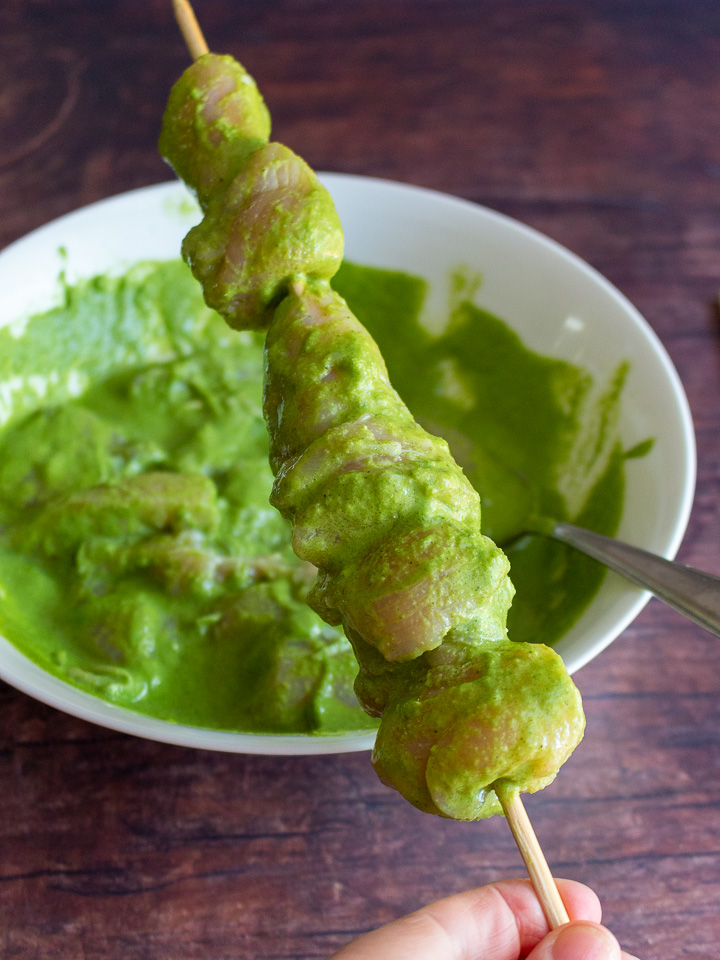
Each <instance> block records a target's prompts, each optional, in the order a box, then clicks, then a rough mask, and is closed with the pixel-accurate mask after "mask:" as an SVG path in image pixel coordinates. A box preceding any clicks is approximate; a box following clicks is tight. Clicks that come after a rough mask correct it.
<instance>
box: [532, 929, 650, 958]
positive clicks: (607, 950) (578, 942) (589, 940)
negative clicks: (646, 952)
mask: <svg viewBox="0 0 720 960" xmlns="http://www.w3.org/2000/svg"><path fill="white" fill-rule="evenodd" d="M527 960H633V958H632V957H630V955H629V954H627V953H622V952H621V950H620V944H619V943H618V942H617V940H616V939H615V937H614V936H613V935H612V933H610V931H609V930H608V929H606V928H605V927H601V926H600V924H599V923H591V922H590V921H589V920H576V921H575V922H574V923H566V924H565V925H564V926H562V927H558V928H557V930H553V931H552V932H551V933H549V934H548V935H547V936H546V937H543V939H542V940H541V941H540V943H539V944H538V945H537V946H536V947H535V949H534V950H533V951H532V953H530V954H529V956H528V958H527Z"/></svg>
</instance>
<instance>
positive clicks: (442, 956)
mask: <svg viewBox="0 0 720 960" xmlns="http://www.w3.org/2000/svg"><path fill="white" fill-rule="evenodd" d="M558 888H559V890H560V893H561V895H562V899H563V901H564V903H565V907H566V908H567V912H568V914H569V916H570V920H571V922H570V923H569V924H566V925H565V926H563V927H559V928H558V929H557V930H553V931H551V932H548V923H547V920H546V919H545V915H544V913H543V911H542V907H541V906H540V903H539V901H538V899H537V897H536V895H535V891H534V890H533V888H532V886H531V884H530V882H529V881H528V880H501V881H500V882H499V883H490V884H488V885H487V886H485V887H478V888H477V889H476V890H468V891H467V892H466V893H458V894H456V895H455V896H453V897H448V898H447V899H445V900H438V901H437V902H436V903H431V904H430V905H429V906H427V907H423V908H422V909H421V910H418V911H417V912H416V913H411V914H409V915H408V916H407V917H402V918H401V919H400V920H396V921H395V922H394V923H389V924H387V926H384V927H380V928H379V929H378V930H373V931H372V932H371V933H366V934H364V935H363V936H361V937H358V939H357V940H353V941H352V943H349V944H347V946H345V947H343V948H342V949H341V950H339V951H338V952H337V953H335V954H333V956H332V957H331V958H330V960H520V958H521V957H524V958H526V960H636V958H635V957H632V956H631V955H630V954H629V953H625V952H624V951H622V950H620V946H619V944H618V942H617V940H616V939H615V937H614V936H613V935H612V934H611V933H610V931H609V930H607V929H606V928H605V927H602V926H600V919H601V914H602V911H601V908H600V901H599V900H598V898H597V896H596V895H595V894H594V893H593V891H592V890H590V889H589V887H585V886H583V884H581V883H575V882H574V881H573V880H558Z"/></svg>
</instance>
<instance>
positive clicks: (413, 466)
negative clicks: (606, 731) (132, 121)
mask: <svg viewBox="0 0 720 960" xmlns="http://www.w3.org/2000/svg"><path fill="white" fill-rule="evenodd" d="M268 136H269V122H268V120H267V112H266V110H265V107H264V104H263V102H262V98H261V97H260V94H259V93H258V91H257V88H256V87H255V84H254V83H253V82H252V81H251V80H250V79H249V77H248V74H247V73H246V72H245V71H244V69H243V68H242V67H241V66H240V65H239V64H237V63H236V62H235V61H234V60H233V59H232V58H230V57H220V56H216V55H213V54H207V55H205V56H202V57H200V58H199V59H198V60H197V61H196V62H195V63H194V64H193V66H191V67H190V68H189V69H188V70H186V71H185V73H184V74H183V76H182V77H181V78H180V80H179V81H178V82H177V84H176V85H175V87H174V88H173V91H172V93H171V96H170V103H169V105H168V109H167V112H166V114H165V118H164V121H163V131H162V137H161V151H162V152H163V154H164V156H165V157H166V158H167V159H168V161H169V162H170V163H171V164H172V165H173V167H174V168H175V169H176V171H177V172H178V173H179V174H180V175H181V176H182V177H183V179H184V180H185V181H186V182H187V183H188V185H189V186H190V187H191V188H193V189H194V190H195V191H196V193H197V195H198V198H199V200H200V203H201V205H202V207H203V210H204V213H205V217H204V219H203V221H202V223H200V224H199V225H198V226H197V227H195V228H194V229H193V230H191V232H190V233H189V234H188V236H187V238H186V240H185V242H184V245H183V252H184V255H185V257H186V259H187V260H188V262H189V263H190V266H191V267H192V269H193V272H194V273H195V276H196V277H197V278H198V280H199V281H200V282H201V284H202V285H203V289H204V292H205V297H206V300H207V302H208V303H209V304H210V305H211V306H213V307H215V308H216V309H217V310H219V312H220V313H221V314H222V315H223V316H224V317H225V319H226V320H227V322H228V323H229V324H230V326H232V327H234V328H236V329H267V340H266V346H265V391H264V413H265V418H266V421H267V425H268V430H269V432H270V439H271V453H270V457H271V466H272V469H273V471H274V473H275V476H276V480H275V485H274V488H273V494H272V503H273V504H274V505H275V506H276V507H277V508H278V509H279V510H280V511H281V512H282V514H283V515H284V516H285V517H287V518H288V519H289V520H290V521H291V522H292V526H293V533H292V537H293V548H294V550H295V552H296V554H297V555H298V557H300V558H301V559H302V560H306V561H309V562H310V563H312V564H314V565H315V567H317V570H318V574H317V579H316V581H315V584H314V586H313V589H312V591H311V594H310V598H309V602H310V604H311V605H312V606H313V608H314V609H315V610H316V611H317V612H318V613H319V614H320V616H322V617H323V618H324V619H325V620H326V621H327V622H328V623H331V624H342V625H343V628H344V630H345V633H346V635H347V636H348V638H349V640H350V642H351V643H352V645H353V648H354V650H355V653H356V656H357V659H358V663H359V668H360V669H359V674H358V678H357V681H356V692H357V695H358V698H359V700H360V702H361V704H362V705H363V706H364V707H365V709H366V710H367V711H368V712H369V713H371V714H372V715H374V716H378V717H380V718H381V723H380V728H379V731H378V736H377V742H376V745H375V749H374V751H373V764H374V766H375V769H376V771H377V772H378V774H379V776H380V777H381V778H382V780H383V781H385V782H386V783H388V784H389V785H391V786H393V787H395V788H396V789H397V790H399V792H400V793H401V794H403V796H405V797H406V798H407V799H408V800H410V802H411V803H413V804H415V806H417V807H419V808H420V809H421V810H425V811H427V812H430V813H436V814H440V815H442V816H446V817H452V818H456V819H461V820H473V819H478V818H480V817H485V816H489V815H490V814H493V813H498V812H500V804H499V801H498V799H497V796H496V794H495V791H494V789H493V787H494V785H495V784H496V783H498V782H499V781H502V782H503V784H504V785H505V786H507V785H508V784H509V785H510V786H511V787H512V788H514V789H517V790H520V791H530V792H532V791H535V790H538V789H541V788H542V787H544V786H546V785H547V784H548V783H550V781H551V780H553V779H554V777H555V775H556V773H557V770H558V768H559V767H560V766H561V764H562V763H563V762H564V761H565V760H566V759H567V758H568V756H569V755H570V754H571V752H572V751H573V749H574V748H575V746H576V745H577V743H578V742H579V741H580V739H581V738H582V733H583V728H584V717H583V712H582V706H581V703H580V696H579V694H578V692H577V689H576V688H575V686H574V684H573V683H572V681H571V679H570V677H569V676H568V674H567V672H566V670H565V667H564V665H563V663H562V660H561V659H560V657H559V656H558V655H557V654H556V653H555V652H554V651H552V650H551V649H550V648H548V647H546V646H544V645H542V644H541V643H538V644H520V643H513V642H511V641H510V640H509V639H508V637H507V631H506V627H505V623H506V617H507V611H508V608H509V606H510V603H511V601H512V596H513V592H514V591H513V587H512V584H511V582H510V579H509V576H508V571H509V563H508V561H507V558H506V557H505V555H504V554H503V552H502V551H501V550H500V549H499V548H498V547H497V546H496V545H495V544H494V543H493V542H492V541H490V540H489V539H488V538H487V537H485V536H483V534H482V533H481V529H480V498H479V497H478V494H477V493H476V491H475V490H474V488H473V487H472V486H471V484H470V483H469V481H468V480H467V479H466V477H465V476H464V474H463V472H462V470H461V469H460V468H459V467H458V465H457V464H456V463H455V462H454V460H453V458H452V456H451V454H450V451H449V449H448V447H447V444H446V443H445V442H444V441H443V440H440V439H438V438H436V437H433V436H431V435H430V434H428V433H426V432H425V431H424V430H423V429H422V428H421V427H420V426H419V425H418V424H417V423H416V422H415V420H414V419H413V417H412V415H411V414H410V412H409V410H408V409H407V407H406V406H405V404H404V403H403V401H402V400H401V399H400V397H399V396H398V394H397V393H396V392H395V390H394V389H393V388H392V386H391V384H390V382H389V380H388V375H387V370H386V367H385V364H384V362H383V359H382V356H381V354H380V352H379V350H378V347H377V345H376V344H375V342H374V341H373V340H372V338H371V337H370V335H369V334H368V332H367V331H366V330H365V328H364V327H363V326H362V324H360V322H359V321H358V320H357V319H356V317H354V316H353V314H352V313H351V311H350V310H349V308H348V306H347V304H346V303H345V301H344V300H343V299H342V298H341V297H340V296H338V295H337V294H336V293H335V292H334V291H333V290H332V289H331V286H330V280H331V278H332V276H333V275H334V273H335V272H336V270H337V269H338V267H339V265H340V262H341V259H342V251H343V238H342V231H341V228H340V224H339V221H338V218H337V214H336V212H335V209H334V207H333V204H332V200H331V199H330V196H329V194H328V193H327V191H326V190H325V189H324V188H323V187H322V185H321V184H320V183H319V181H318V180H317V178H316V176H315V174H314V173H313V172H312V170H310V168H309V167H308V166H307V164H305V163H304V161H302V160H301V159H300V158H299V157H297V156H296V155H295V154H293V153H292V151H290V150H288V149H287V148H286V147H283V146H281V145H280V144H275V143H268V142H267V138H268ZM538 639H541V638H538Z"/></svg>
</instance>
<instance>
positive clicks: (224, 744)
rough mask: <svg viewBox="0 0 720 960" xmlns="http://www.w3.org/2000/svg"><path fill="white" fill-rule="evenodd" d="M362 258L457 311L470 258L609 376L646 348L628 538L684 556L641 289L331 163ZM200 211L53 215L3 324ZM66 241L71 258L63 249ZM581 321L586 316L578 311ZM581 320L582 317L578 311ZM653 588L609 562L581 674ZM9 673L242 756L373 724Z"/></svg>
mask: <svg viewBox="0 0 720 960" xmlns="http://www.w3.org/2000/svg"><path fill="white" fill-rule="evenodd" d="M322 180H323V182H324V183H325V185H326V186H327V187H328V189H329V190H330V192H331V193H332V195H333V198H334V200H335V203H336V205H337V208H338V212H339V214H340V219H341V221H342V224H343V227H344V229H345V237H346V256H347V258H348V259H349V260H353V261H355V262H357V263H362V264H367V265H371V266H378V267H387V268H390V269H396V270H403V271H406V272H408V273H413V274H417V275H419V276H422V277H424V278H425V279H426V280H427V281H428V282H429V285H430V295H429V301H428V305H427V307H428V311H429V312H430V313H433V312H436V313H437V314H438V315H441V313H442V311H443V309H444V308H445V306H446V297H447V279H448V276H449V274H450V272H451V271H452V270H453V269H455V268H456V267H457V266H458V264H467V265H468V266H469V267H470V268H471V269H472V270H476V271H478V272H480V273H481V274H482V278H483V284H482V289H481V293H480V296H479V301H480V303H481V305H482V306H483V307H485V308H486V309H488V310H490V311H491V312H493V313H495V314H497V315H498V316H501V317H503V319H505V320H506V321H507V322H508V323H509V324H510V325H511V326H512V327H513V328H514V329H515V330H516V331H517V332H518V333H519V334H520V336H521V337H522V339H523V340H524V341H525V342H526V343H527V344H528V345H529V346H530V347H531V348H532V349H534V350H537V351H539V352H541V353H546V354H551V355H553V356H555V357H558V358H561V359H565V360H569V361H571V362H573V363H578V364H581V365H582V366H584V367H585V368H586V369H588V370H589V371H590V373H591V374H593V376H595V377H596V378H597V379H598V380H599V381H600V382H602V381H607V380H608V378H609V376H610V375H611V373H612V372H613V370H614V369H615V368H616V367H617V365H618V363H619V362H621V361H623V360H626V359H627V360H630V362H631V370H630V375H629V377H628V380H627V384H626V387H625V391H624V394H623V403H622V416H621V423H620V435H621V437H622V440H623V444H624V446H625V447H626V448H628V447H630V446H632V445H633V444H635V443H637V442H640V441H642V440H644V439H646V438H647V437H655V444H654V446H653V448H652V451H651V452H650V454H649V455H648V456H647V457H645V458H643V459H641V460H633V461H631V462H630V464H629V465H628V470H627V488H626V495H625V509H624V513H623V517H622V521H621V524H620V529H619V531H618V536H619V537H620V538H621V539H623V540H627V541H628V542H630V543H633V544H636V545H637V546H640V547H644V548H645V549H647V550H651V551H653V552H655V553H658V554H661V555H663V556H665V557H669V558H671V557H673V556H674V555H675V553H676V551H677V549H678V547H679V545H680V541H681V539H682V536H683V534H684V532H685V528H686V526H687V521H688V518H689V514H690V508H691V505H692V498H693V492H694V486H695V463H696V461H695V441H694V434H693V428H692V421H691V418H690V411H689V407H688V403H687V398H686V396H685V393H684V391H683V388H682V385H681V383H680V380H679V378H678V375H677V372H676V370H675V368H674V367H673V365H672V362H671V361H670V359H669V357H668V355H667V353H666V352H665V350H664V348H663V347H662V345H661V344H660V341H659V340H658V338H657V337H656V336H655V334H654V333H653V332H652V330H651V329H650V327H649V326H648V325H647V323H646V322H645V321H644V320H643V318H642V317H641V316H640V314H639V313H638V312H637V310H636V309H635V308H634V307H633V306H632V305H631V304H630V303H629V302H628V300H627V299H626V298H625V297H624V296H623V295H622V294H621V293H620V292H619V291H618V290H616V289H615V287H613V286H612V285H611V284H610V283H608V281H607V280H605V279H604V278H603V277H602V276H600V274H598V273H597V272H596V271H595V270H593V269H592V268H591V267H589V266H588V265H587V264H586V263H584V262H583V261H582V260H580V259H579V258H578V257H576V256H574V255H573V254H572V253H570V252H569V251H568V250H566V249H565V248H564V247H561V246H560V245H559V244H557V243H555V242H553V241H552V240H549V239H548V238H547V237H544V236H542V234H539V233H537V232H536V231H534V230H531V229H530V228H529V227H526V226H523V225H522V224H520V223H518V222H517V221H515V220H511V219H510V218H509V217H505V216H502V215H501V214H498V213H494V212H493V211H491V210H487V209H485V208H484V207H479V206H477V205H475V204H472V203H468V202H466V201H463V200H458V199H456V198H454V197H449V196H446V195H444V194H440V193H435V192H432V191H429V190H422V189H420V188H417V187H411V186H407V185H404V184H398V183H391V182H389V181H383V180H374V179H370V178H366V177H352V176H345V175H342V174H325V175H323V176H322ZM198 218H199V217H198V211H197V208H196V206H195V204H194V201H192V200H190V199H189V197H188V194H187V192H186V191H185V188H184V187H183V186H182V185H181V184H179V183H166V184H159V185H158V186H154V187H147V188H144V189H141V190H134V191H131V192H130V193H125V194H121V195H120V196H117V197H112V198H110V199H109V200H103V201H101V202H100V203H95V204H93V205H91V206H89V207H85V208H84V209H82V210H78V211H76V212H75V213H71V214H69V215H67V216H65V217H61V218H60V219H59V220H55V221H54V222H52V223H50V224H48V225H47V226H45V227H41V228H40V229H39V230H36V231H34V232H33V233H31V234H29V235H28V236H27V237H24V238H23V239H22V240H19V241H18V242H17V243H15V244H13V245H12V246H10V247H8V248H7V249H6V250H5V251H4V252H3V253H2V254H0V290H2V291H3V297H2V305H1V306H0V311H1V312H0V327H4V326H6V325H8V324H15V323H19V324H21V323H22V320H23V318H25V317H27V316H28V315H29V314H31V313H35V312H38V311H41V310H47V309H49V308H50V307H52V306H53V305H55V304H56V303H58V302H59V299H60V290H59V285H58V282H57V278H58V273H59V271H60V269H64V270H65V272H66V276H67V278H68V280H69V281H70V282H74V281H75V280H78V279H80V278H83V277H89V276H92V275H94V274H97V273H108V272H109V273H116V274H117V273H121V272H123V271H124V270H126V269H127V268H128V267H129V266H130V265H131V264H133V263H136V262H138V261H141V260H147V259H170V258H172V257H176V256H178V252H179V249H180V242H181V240H182V238H183V236H184V235H185V233H186V232H187V231H188V229H189V227H190V226H191V225H192V224H193V223H195V222H197V220H198ZM61 248H62V250H63V251H64V253H63V254H62V255H61V253H60V250H61ZM568 319H570V321H571V322H570V323H568V322H567V321H568ZM578 321H579V322H578ZM648 599H649V594H647V593H646V592H643V591H641V590H639V589H637V588H635V587H633V586H632V585H630V584H629V583H626V582H625V581H624V580H622V579H621V578H620V577H618V576H616V575H615V574H608V576H607V578H606V579H605V581H604V583H603V585H602V587H601V589H600V591H599V592H598V594H597V595H596V597H595V598H594V599H593V601H592V603H591V604H590V605H589V606H588V608H587V609H586V611H585V612H584V614H583V615H582V616H581V617H580V619H579V620H578V621H577V622H576V623H575V625H574V626H573V627H572V628H571V629H570V630H569V632H568V633H567V634H566V635H565V636H564V637H563V638H562V639H561V640H560V641H559V642H558V643H557V645H556V650H557V651H558V652H559V653H560V654H561V655H562V657H563V659H564V660H565V663H566V665H567V667H568V669H569V671H570V672H571V673H572V672H573V671H575V670H577V669H579V668H580V667H581V666H583V664H585V663H587V662H588V661H589V660H591V659H592V658H593V657H595V656H597V654H598V653H599V652H600V651H601V650H603V649H604V648H605V647H606V646H607V645H608V644H609V643H611V642H612V640H614V639H615V637H616V636H617V635H618V634H619V633H620V632H621V631H622V630H623V629H624V628H625V627H626V626H627V625H628V624H629V623H630V622H631V621H632V620H633V618H634V617H636V616H637V614H638V613H639V612H640V610H641V609H642V608H643V607H644V606H645V604H646V603H647V601H648ZM0 677H2V678H3V679H4V680H6V681H7V682H8V683H10V684H12V685H13V686H15V687H17V688H19V689H20V690H23V691H25V692H26V693H28V694H30V695H31V696H33V697H36V698H37V699H38V700H42V701H44V702H45V703H48V704H50V705H52V706H54V707H58V708H59V709H61V710H64V711H66V712H67V713H71V714H74V715H75V716H78V717H82V718H83V719H85V720H90V721H93V722H94V723H99V724H101V725H103V726H106V727H111V728H113V729H116V730H122V731H125V732H127V733H132V734H136V735H138V736H143V737H148V738H151V739H155V740H161V741H166V742H168V743H176V744H182V745H185V746H192V747H203V748H206V749H212V750H227V751H232V752H237V753H262V754H314V753H340V752H349V751H355V750H366V749H369V748H370V747H371V746H372V742H373V739H374V734H373V733H368V732H363V733H348V734H343V735H338V736H310V735H269V734H257V735H255V734H241V733H227V732H219V731H216V730H208V729H202V728H198V727H191V726H187V725H183V724H175V723H170V722H167V721H164V720H157V719H155V718H153V717H146V716H143V715H141V714H139V713H135V712H133V711H130V710H127V709H124V708H122V707H118V706H114V705H113V704H110V703H107V702H105V701H103V700H100V699H98V698H96V697H93V696H92V695H90V694H88V693H85V692H83V691H82V690H78V689H76V688H75V687H72V686H70V685H68V684H66V683H63V682H62V681H61V680H59V679H57V678H56V677H53V676H51V675H50V674H48V673H46V672H45V671H44V670H42V669H41V668H40V667H38V666H37V665H36V664H34V663H32V662H31V661H30V660H28V659H27V658H26V657H25V656H24V655H23V654H22V653H20V652H19V651H18V650H17V649H16V648H15V647H14V646H13V645H12V644H11V643H9V642H8V641H7V640H5V639H4V638H2V637H0Z"/></svg>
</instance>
